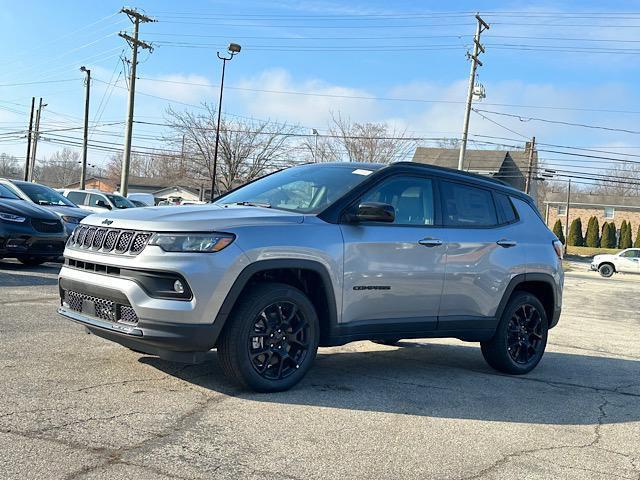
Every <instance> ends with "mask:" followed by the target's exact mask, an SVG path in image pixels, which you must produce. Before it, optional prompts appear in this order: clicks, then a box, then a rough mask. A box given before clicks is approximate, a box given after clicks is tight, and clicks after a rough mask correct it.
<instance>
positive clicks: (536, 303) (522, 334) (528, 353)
mask: <svg viewBox="0 0 640 480" xmlns="http://www.w3.org/2000/svg"><path fill="white" fill-rule="evenodd" d="M548 331H549V323H548V319H547V314H546V313H545V309H544V306H543V305H542V303H541V302H540V300H538V298H537V297H536V296H534V295H532V294H530V293H527V292H517V293H515V294H514V295H513V296H512V297H511V299H510V300H509V303H507V306H506V308H505V309H504V312H503V313H502V317H501V319H500V323H499V324H498V328H497V329H496V333H495V335H494V336H493V338H492V339H491V340H489V341H487V342H481V343H480V346H481V350H482V355H483V356H484V359H485V360H486V361H487V363H488V364H489V365H490V366H491V367H493V368H495V369H496V370H498V371H500V372H504V373H509V374H512V375H522V374H525V373H529V372H530V371H531V370H533V369H534V368H535V367H536V365H538V363H539V362H540V359H542V355H543V354H544V349H545V348H546V346H547V335H548Z"/></svg>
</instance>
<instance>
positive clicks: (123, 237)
mask: <svg viewBox="0 0 640 480" xmlns="http://www.w3.org/2000/svg"><path fill="white" fill-rule="evenodd" d="M132 238H133V232H129V231H126V230H125V231H122V232H120V236H119V237H118V241H117V242H116V253H122V252H125V251H127V249H128V248H129V245H130V244H131V239H132Z"/></svg>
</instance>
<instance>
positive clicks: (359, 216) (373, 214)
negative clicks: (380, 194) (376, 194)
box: [354, 202, 396, 223]
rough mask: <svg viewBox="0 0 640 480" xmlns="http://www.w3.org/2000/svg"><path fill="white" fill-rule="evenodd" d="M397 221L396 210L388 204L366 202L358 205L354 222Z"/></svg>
mask: <svg viewBox="0 0 640 480" xmlns="http://www.w3.org/2000/svg"><path fill="white" fill-rule="evenodd" d="M395 219H396V211H395V209H394V208H393V207H392V206H391V205H389V204H388V203H379V202H364V203H361V204H360V205H358V209H357V210H356V214H355V218H354V220H355V221H356V222H385V223H393V221H394V220H395Z"/></svg>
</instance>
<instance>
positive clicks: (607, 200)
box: [544, 192, 640, 208]
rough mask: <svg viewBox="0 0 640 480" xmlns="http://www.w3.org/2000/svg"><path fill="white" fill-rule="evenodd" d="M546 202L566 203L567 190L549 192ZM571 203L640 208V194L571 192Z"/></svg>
mask: <svg viewBox="0 0 640 480" xmlns="http://www.w3.org/2000/svg"><path fill="white" fill-rule="evenodd" d="M544 203H549V204H563V205H564V204H565V203H567V192H549V193H548V194H547V195H546V197H545V199H544ZM571 205H585V206H595V207H602V206H605V207H618V208H624V207H627V208H640V196H637V197H630V196H621V195H600V194H591V193H571Z"/></svg>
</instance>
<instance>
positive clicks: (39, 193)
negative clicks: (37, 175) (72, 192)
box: [19, 183, 76, 207]
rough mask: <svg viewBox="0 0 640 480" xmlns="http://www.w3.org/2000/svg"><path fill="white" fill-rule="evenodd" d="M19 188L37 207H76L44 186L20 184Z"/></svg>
mask: <svg viewBox="0 0 640 480" xmlns="http://www.w3.org/2000/svg"><path fill="white" fill-rule="evenodd" d="M19 188H20V189H21V190H22V191H23V192H24V193H25V194H26V195H27V196H28V197H29V198H30V199H31V200H32V201H33V202H34V203H37V204H38V205H55V206H59V207H75V206H76V205H75V204H74V203H73V202H71V201H69V200H67V199H66V198H65V197H63V196H62V195H60V194H59V193H58V192H56V191H55V190H53V189H52V188H49V187H47V186H45V185H38V184H37V183H21V184H20V185H19Z"/></svg>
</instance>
